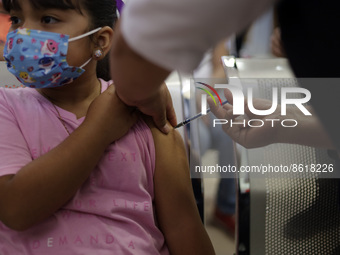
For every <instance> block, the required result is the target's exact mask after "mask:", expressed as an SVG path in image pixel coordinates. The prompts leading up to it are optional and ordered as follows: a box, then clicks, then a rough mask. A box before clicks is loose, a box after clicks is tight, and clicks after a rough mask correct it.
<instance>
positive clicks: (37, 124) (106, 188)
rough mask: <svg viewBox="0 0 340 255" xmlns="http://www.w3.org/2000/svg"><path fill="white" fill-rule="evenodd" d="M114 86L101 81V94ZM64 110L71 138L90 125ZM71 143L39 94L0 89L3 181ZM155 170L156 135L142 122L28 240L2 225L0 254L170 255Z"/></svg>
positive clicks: (26, 234) (0, 172)
mask: <svg viewBox="0 0 340 255" xmlns="http://www.w3.org/2000/svg"><path fill="white" fill-rule="evenodd" d="M108 85H109V83H107V82H104V81H102V91H104V90H106V89H107V87H108ZM58 110H59V112H60V114H61V115H62V118H63V119H64V120H65V122H66V125H67V128H68V130H69V131H71V132H72V131H73V130H75V129H76V128H77V127H78V126H79V125H80V124H81V123H82V122H83V120H84V118H81V119H77V118H76V116H75V115H74V114H72V113H70V112H68V111H65V110H63V109H61V108H58ZM67 136H68V134H67V132H66V130H65V128H64V126H63V124H62V123H61V121H60V120H59V119H58V114H57V112H56V110H55V109H54V107H53V105H52V104H51V102H50V101H48V100H47V99H46V98H44V97H43V96H41V95H40V94H39V93H38V92H37V91H36V90H34V89H30V88H18V89H4V88H1V89H0V176H2V175H6V174H15V173H16V172H17V171H19V169H20V168H21V167H23V166H25V165H26V164H27V163H29V162H30V161H32V160H33V159H36V158H38V157H40V156H41V155H43V154H44V153H46V152H48V151H49V150H51V149H52V148H54V147H55V146H57V145H58V144H60V143H61V142H62V141H63V140H64V139H65V138H66V137H67ZM154 168H155V148H154V143H153V138H152V134H151V131H150V129H149V128H148V126H147V125H146V124H145V123H144V121H142V120H140V121H138V122H137V123H136V124H135V125H134V126H133V127H132V128H131V129H130V131H129V132H128V133H127V135H126V136H124V137H123V138H121V139H119V140H118V141H116V142H115V143H113V144H112V145H111V146H109V147H108V148H107V150H106V151H105V154H104V155H103V157H102V159H101V160H100V162H99V163H98V165H97V166H96V168H95V169H94V170H93V172H92V173H91V175H90V177H89V178H88V180H87V181H86V182H85V183H84V184H83V185H82V187H81V188H80V189H79V190H78V192H77V193H76V195H75V196H74V197H73V199H72V200H71V201H69V202H68V203H67V204H66V205H65V206H63V207H62V208H60V209H59V210H58V211H57V212H55V213H54V214H53V215H52V216H51V217H49V218H48V219H47V220H45V221H44V222H42V223H40V224H38V225H36V226H34V227H32V228H31V229H29V230H26V231H23V232H17V231H13V230H10V229H8V228H7V227H6V226H4V225H3V224H2V222H0V254H1V255H7V254H9V255H14V254H34V255H35V254H42V255H46V254H49V255H53V254H65V255H66V254H67V255H69V254H72V255H76V254H81V255H84V254H91V255H92V254H96V255H106V254H107V255H109V254H110V255H113V254H118V255H120V254H138V255H142V254H146V255H152V254H169V252H168V249H167V246H166V244H165V242H164V237H163V234H162V233H161V231H160V230H159V229H158V227H157V223H156V220H155V213H154V209H153V200H154V189H153V174H154ZM46 171H48V169H46ZM61 189H62V187H61Z"/></svg>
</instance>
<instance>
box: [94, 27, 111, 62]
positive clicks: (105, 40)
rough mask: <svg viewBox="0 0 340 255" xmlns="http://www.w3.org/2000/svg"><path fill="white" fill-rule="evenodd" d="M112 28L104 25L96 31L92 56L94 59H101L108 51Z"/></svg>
mask: <svg viewBox="0 0 340 255" xmlns="http://www.w3.org/2000/svg"><path fill="white" fill-rule="evenodd" d="M113 34H114V32H113V29H112V28H111V27H109V26H105V27H103V28H102V29H100V30H99V31H98V32H97V33H96V37H95V46H94V50H93V57H94V58H95V59H96V60H101V59H103V58H104V57H105V56H106V55H107V54H108V53H109V51H110V49H111V45H112V38H113Z"/></svg>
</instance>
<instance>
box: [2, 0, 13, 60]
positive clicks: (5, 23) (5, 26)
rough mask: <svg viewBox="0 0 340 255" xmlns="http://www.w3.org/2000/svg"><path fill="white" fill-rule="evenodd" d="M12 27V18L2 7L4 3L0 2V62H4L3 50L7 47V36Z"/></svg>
mask: <svg viewBox="0 0 340 255" xmlns="http://www.w3.org/2000/svg"><path fill="white" fill-rule="evenodd" d="M10 26H11V22H10V16H9V14H8V13H6V12H5V10H4V9H3V7H2V1H1V0H0V61H3V60H4V58H3V50H4V47H5V42H6V36H7V33H8V30H9V28H10Z"/></svg>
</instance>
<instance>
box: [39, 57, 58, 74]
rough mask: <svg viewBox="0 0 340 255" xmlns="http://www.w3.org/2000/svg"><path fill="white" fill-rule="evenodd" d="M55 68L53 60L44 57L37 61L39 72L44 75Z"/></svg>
mask: <svg viewBox="0 0 340 255" xmlns="http://www.w3.org/2000/svg"><path fill="white" fill-rule="evenodd" d="M55 66H56V65H55V61H54V59H53V58H50V57H44V58H41V59H40V60H39V71H43V73H44V74H47V73H49V72H50V71H51V70H52V69H53V68H54V67H55Z"/></svg>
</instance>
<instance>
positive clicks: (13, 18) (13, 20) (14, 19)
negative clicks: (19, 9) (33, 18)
mask: <svg viewBox="0 0 340 255" xmlns="http://www.w3.org/2000/svg"><path fill="white" fill-rule="evenodd" d="M10 21H11V22H12V25H17V24H19V23H20V22H21V20H20V19H19V18H18V17H16V16H11V17H10Z"/></svg>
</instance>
